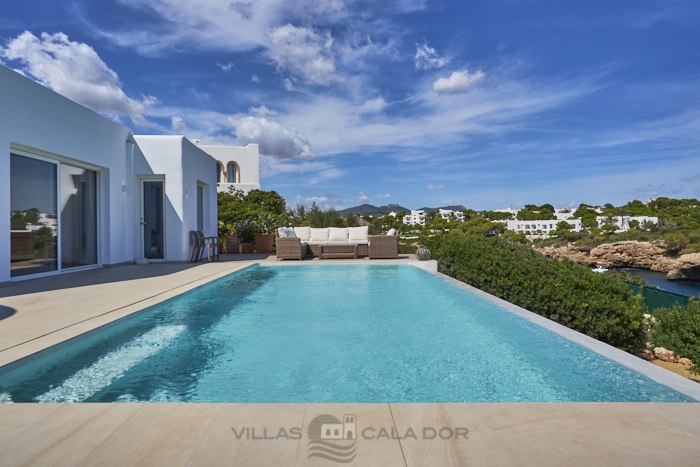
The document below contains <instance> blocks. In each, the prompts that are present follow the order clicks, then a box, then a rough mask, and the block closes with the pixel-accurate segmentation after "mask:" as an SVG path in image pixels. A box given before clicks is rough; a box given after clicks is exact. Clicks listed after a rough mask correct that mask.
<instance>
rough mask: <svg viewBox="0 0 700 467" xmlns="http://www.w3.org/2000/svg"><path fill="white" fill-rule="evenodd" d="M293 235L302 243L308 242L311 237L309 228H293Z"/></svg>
mask: <svg viewBox="0 0 700 467" xmlns="http://www.w3.org/2000/svg"><path fill="white" fill-rule="evenodd" d="M294 234H295V235H296V236H297V237H299V240H301V241H302V242H308V241H309V238H310V236H311V227H294Z"/></svg>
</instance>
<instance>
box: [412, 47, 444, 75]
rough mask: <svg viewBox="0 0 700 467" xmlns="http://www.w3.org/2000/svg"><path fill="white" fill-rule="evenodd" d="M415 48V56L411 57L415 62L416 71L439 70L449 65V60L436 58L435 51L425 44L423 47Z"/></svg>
mask: <svg viewBox="0 0 700 467" xmlns="http://www.w3.org/2000/svg"><path fill="white" fill-rule="evenodd" d="M416 46H417V48H416V55H415V57H413V58H414V59H415V61H416V70H429V69H430V68H440V67H443V66H445V65H447V63H449V60H447V59H445V58H440V57H438V55H437V52H436V51H435V49H434V48H432V47H429V46H428V43H427V42H426V43H424V44H423V45H418V44H416Z"/></svg>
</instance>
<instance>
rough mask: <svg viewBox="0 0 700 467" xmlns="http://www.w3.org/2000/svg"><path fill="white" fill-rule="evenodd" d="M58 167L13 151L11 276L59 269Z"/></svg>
mask: <svg viewBox="0 0 700 467" xmlns="http://www.w3.org/2000/svg"><path fill="white" fill-rule="evenodd" d="M57 169H58V166H57V164H55V163H51V162H46V161H43V160H39V159H34V158H31V157H25V156H20V155H17V154H10V276H11V277H19V276H27V275H30V274H41V273H47V272H52V271H58V242H57V239H58V213H57V211H58V209H57V199H56V198H57V196H56V195H57V193H58V189H57V188H58V187H57V185H58V181H57V174H58V170H57Z"/></svg>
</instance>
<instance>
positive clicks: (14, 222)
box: [10, 208, 41, 230]
mask: <svg viewBox="0 0 700 467" xmlns="http://www.w3.org/2000/svg"><path fill="white" fill-rule="evenodd" d="M27 224H32V225H39V224H41V222H39V209H37V208H31V209H27V210H26V211H12V214H11V215H10V230H27Z"/></svg>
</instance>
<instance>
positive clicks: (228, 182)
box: [192, 139, 260, 193]
mask: <svg viewBox="0 0 700 467" xmlns="http://www.w3.org/2000/svg"><path fill="white" fill-rule="evenodd" d="M192 142H193V143H194V144H196V145H197V146H199V148H200V149H201V150H203V151H204V152H206V153H207V154H209V155H210V156H212V157H213V158H214V159H216V185H217V190H218V191H229V189H230V188H231V187H234V188H235V189H236V190H241V191H243V192H244V193H248V192H249V191H250V190H259V189H260V161H259V158H260V156H259V150H258V145H257V144H249V145H247V146H245V147H243V146H205V145H203V144H199V140H197V139H196V140H193V141H192Z"/></svg>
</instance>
